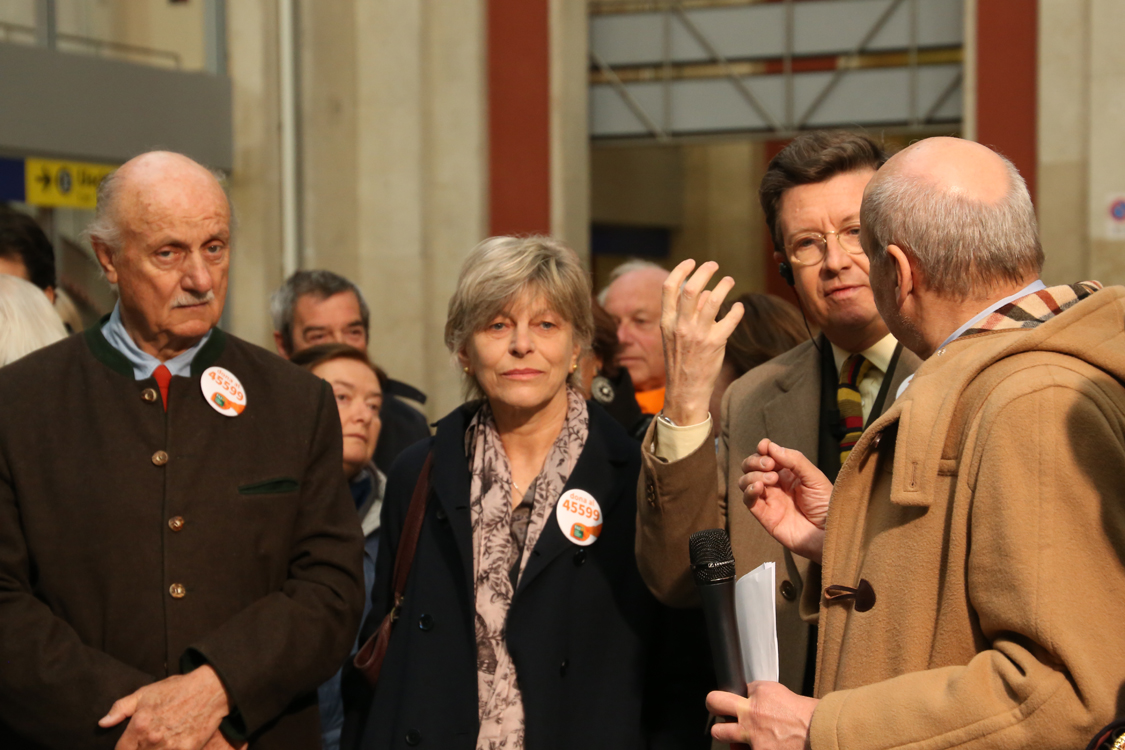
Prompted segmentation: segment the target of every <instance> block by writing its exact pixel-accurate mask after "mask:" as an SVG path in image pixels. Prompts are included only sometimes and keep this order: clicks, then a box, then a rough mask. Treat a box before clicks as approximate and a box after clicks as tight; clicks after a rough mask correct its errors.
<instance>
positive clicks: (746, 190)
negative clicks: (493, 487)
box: [0, 0, 1125, 418]
mask: <svg viewBox="0 0 1125 750" xmlns="http://www.w3.org/2000/svg"><path fill="white" fill-rule="evenodd" d="M212 1H213V0H212ZM605 1H606V0H601V2H603V3H604V2H605ZM987 1H988V0H980V2H987ZM1027 1H1028V2H1031V3H1032V4H1033V6H1034V9H1035V11H1036V12H1037V21H1036V24H1037V34H1038V39H1037V44H1038V52H1037V69H1036V71H1035V75H1036V86H1037V89H1036V93H1037V98H1036V105H1035V106H1036V115H1035V121H1036V122H1035V125H1036V130H1035V132H1036V142H1035V143H1036V145H1035V154H1036V156H1035V158H1036V172H1037V179H1036V194H1035V196H1034V197H1035V200H1036V205H1037V208H1038V211H1039V217H1040V224H1041V234H1042V239H1043V245H1044V249H1045V252H1046V257H1047V261H1046V266H1045V268H1044V279H1045V280H1046V281H1047V282H1048V283H1070V282H1073V281H1077V280H1081V279H1087V278H1097V279H1099V280H1101V281H1103V282H1104V283H1107V284H1111V283H1117V284H1120V283H1125V241H1123V240H1122V239H1118V238H1116V237H1114V236H1113V231H1112V229H1111V222H1110V221H1109V220H1108V214H1107V210H1108V204H1109V201H1110V200H1111V199H1112V198H1113V197H1114V196H1117V195H1125V140H1123V139H1122V138H1121V125H1122V123H1123V122H1125V46H1123V45H1121V44H1120V41H1119V40H1120V39H1121V38H1122V37H1125V4H1123V3H1121V2H1120V1H1119V0H1027ZM492 2H493V3H496V2H497V0H492ZM976 2H977V0H966V8H967V10H966V13H965V15H966V18H967V19H971V18H973V17H975V7H976ZM489 5H490V3H489V0H458V2H456V3H450V2H447V1H445V0H384V1H382V2H379V3H370V2H365V1H364V0H334V2H332V3H308V2H297V3H295V7H296V9H297V14H298V24H297V25H298V27H299V36H298V38H297V44H298V49H299V52H300V55H299V68H298V79H299V88H298V91H299V106H298V112H299V117H298V133H299V169H298V175H299V182H298V185H299V190H298V197H299V210H300V217H301V222H300V252H301V258H300V263H301V265H302V266H304V267H324V268H329V269H331V270H334V271H337V272H339V273H342V274H344V275H346V276H349V277H350V278H353V279H355V280H356V281H357V283H358V284H359V285H360V287H361V289H362V290H363V291H364V293H365V295H366V296H367V299H368V301H369V303H370V305H371V308H372V319H373V327H372V337H371V353H372V355H373V358H374V359H375V360H376V361H378V362H380V363H381V364H382V365H383V366H384V367H385V368H386V369H387V370H388V371H389V372H390V373H391V374H392V376H394V377H397V378H399V379H402V380H405V381H407V382H410V383H412V384H414V385H416V386H417V387H419V388H421V389H422V390H423V391H426V392H427V393H429V394H430V397H431V400H430V403H429V404H428V405H427V411H428V413H429V415H430V416H431V417H434V418H436V417H439V416H441V415H442V414H444V413H446V412H447V411H449V410H450V409H451V408H453V407H454V406H455V405H456V404H457V403H459V401H460V398H461V392H460V387H459V383H458V377H457V375H458V373H457V371H456V370H455V368H454V366H453V365H452V363H451V360H450V356H449V354H448V352H447V351H446V350H445V347H444V345H443V343H442V330H443V327H444V321H445V313H446V305H447V300H448V298H449V295H450V294H451V292H452V290H453V288H454V286H455V283H456V274H457V271H458V269H459V268H460V265H461V261H462V259H463V258H464V256H465V255H466V254H467V253H468V251H469V250H470V249H471V248H472V247H473V246H474V245H475V244H476V243H477V242H478V241H479V240H480V239H482V238H483V237H485V236H487V235H488V234H489V233H490V231H492V230H493V229H494V226H493V224H492V223H491V221H490V217H491V213H490V201H491V196H490V190H491V188H490V181H489V180H490V174H489V169H490V161H489V156H490V144H489V107H490V99H489V88H488V86H489V68H488V61H487V57H488V49H489V42H488V19H489V17H488V13H489ZM576 6H579V4H578V3H574V2H568V1H567V0H550V2H549V20H550V29H549V32H548V35H549V42H550V48H551V50H552V52H551V65H550V75H551V80H550V84H549V92H550V96H549V101H550V107H551V112H550V121H551V133H550V137H551V144H550V164H551V174H550V179H551V190H550V193H551V207H550V212H549V217H550V219H549V221H550V226H545V227H543V231H552V232H554V233H556V234H559V235H562V236H563V237H564V238H566V239H567V240H568V241H570V242H571V244H573V245H575V246H576V249H578V250H579V252H580V253H581V254H582V255H583V256H584V257H588V258H589V261H590V265H591V269H592V271H593V273H594V277H595V286H596V287H600V286H602V285H603V284H604V283H605V280H606V278H607V275H608V272H609V270H610V269H611V268H612V266H613V265H615V264H616V262H617V261H618V260H620V259H619V258H614V257H612V256H593V257H590V256H589V250H588V234H586V232H585V230H586V228H587V227H589V225H590V223H591V222H593V223H607V224H635V225H641V226H662V227H667V228H668V229H669V230H670V232H671V234H670V236H671V245H670V253H669V255H668V257H667V258H666V259H665V260H664V262H666V263H667V264H668V265H669V266H670V265H672V264H674V263H676V262H678V261H679V260H681V259H683V258H685V257H695V258H697V259H707V258H711V259H715V260H717V261H718V262H719V264H720V266H721V268H722V270H723V272H724V273H729V274H730V275H732V276H734V277H735V279H736V281H737V286H736V291H737V292H738V293H742V292H753V291H766V290H770V291H778V290H779V287H778V285H777V280H776V278H775V276H776V269H775V268H774V267H773V265H772V262H771V259H770V254H771V252H772V248H771V247H770V244H769V242H768V239H767V235H766V231H765V227H764V219H763V217H762V215H761V211H760V209H759V208H758V202H757V184H758V182H759V180H760V178H761V174H762V172H763V170H764V168H765V165H766V163H767V161H768V157H769V155H770V154H771V148H774V146H771V145H770V142H769V141H764V140H761V139H752V138H736V137H724V138H716V139H700V140H695V141H691V142H680V143H673V144H670V145H665V144H640V145H638V144H632V145H621V144H605V143H593V144H591V143H590V141H589V139H588V138H587V137H586V136H585V128H586V122H587V117H588V112H587V109H586V106H587V104H586V101H585V96H584V93H583V92H584V91H585V85H586V77H587V75H588V66H587V64H586V47H585V44H586V30H585V22H584V18H585V13H584V10H585V8H580V9H579V10H578V11H576V10H575V8H576ZM208 7H213V6H210V3H209V2H205V1H204V0H189V2H183V3H155V2H154V3H115V2H109V1H108V0H97V1H96V2H84V1H80V0H57V9H58V28H59V30H60V31H64V30H65V31H66V32H67V33H72V34H76V35H80V36H89V37H95V38H102V39H110V40H115V41H121V42H127V43H129V44H135V45H139V46H143V47H150V48H153V49H158V50H170V51H174V52H175V53H176V54H178V55H179V58H180V64H181V66H182V67H183V69H185V70H202V69H204V67H205V66H206V59H207V49H206V43H205V39H204V37H205V34H204V27H205V23H204V21H205V19H204V13H205V12H206V10H207V8H208ZM278 8H279V3H278V2H277V0H236V1H235V2H228V3H226V16H225V21H226V23H225V25H226V40H227V45H226V52H227V55H226V68H227V70H226V72H227V75H229V76H230V79H231V82H232V90H233V133H234V136H233V137H234V144H233V145H234V165H233V168H232V170H231V174H230V180H229V183H230V184H229V187H230V192H231V195H232V199H233V201H234V205H235V208H236V212H237V214H238V221H239V229H238V235H237V237H236V250H235V256H234V264H233V268H232V273H231V287H230V293H229V298H228V313H227V316H228V317H227V324H228V326H229V328H230V329H231V330H232V331H233V332H234V333H235V334H237V335H240V336H242V337H244V338H247V339H249V340H251V341H253V342H255V343H258V344H261V345H263V346H267V347H272V343H271V336H270V334H271V331H272V326H271V325H270V321H269V317H268V305H267V300H268V296H269V294H270V293H271V292H272V291H273V290H274V289H276V288H277V286H278V285H279V284H280V283H281V280H282V278H283V270H284V269H283V263H282V257H281V256H282V250H281V248H282V242H283V238H282V236H281V226H282V213H283V196H282V174H281V163H280V158H279V153H280V149H281V147H282V144H281V142H280V135H279V123H280V97H279V76H280V69H279V41H278V40H279V15H278V12H279V11H278ZM34 21H35V13H34V3H33V2H31V1H30V0H25V1H23V2H21V1H20V0H0V22H5V23H9V24H15V25H25V26H26V25H34ZM966 24H967V29H966V45H967V47H968V46H969V45H970V42H971V41H972V40H973V39H975V37H974V36H973V33H974V31H973V29H972V28H969V27H971V21H969V20H967V21H966ZM6 41H10V42H17V41H20V40H18V39H15V38H14V37H5V35H4V32H3V31H2V30H0V43H4V42H6ZM60 49H63V47H62V45H61V44H60ZM136 61H137V62H143V63H144V64H167V62H166V61H165V62H161V61H154V60H152V59H151V58H150V59H145V60H141V59H139V58H138V59H137V60H136ZM965 64H966V71H967V75H968V74H969V73H971V71H972V69H973V68H972V66H973V65H975V64H976V60H975V56H974V55H973V54H972V52H971V51H970V50H968V49H967V51H966V62H965ZM975 95H976V92H975V90H974V89H973V87H972V85H966V91H965V99H966V101H965V107H964V110H965V121H964V123H963V125H962V129H961V132H962V133H963V134H964V135H965V137H970V138H972V137H975V135H976V130H975V126H976V123H975V119H974V118H975V115H976V106H975V102H974V100H973V97H974V96H975ZM893 137H897V136H893ZM908 140H909V139H908V138H905V139H900V142H901V143H903V144H904V143H905V142H906V141H908ZM153 145H154V146H157V145H159V144H153ZM29 210H30V209H29ZM88 218H89V215H88V213H83V212H76V211H75V212H70V213H68V212H67V211H65V210H63V209H57V210H56V211H55V212H54V216H53V221H54V229H55V231H56V232H59V233H61V234H62V235H63V236H66V237H67V238H68V239H69V240H72V241H75V242H78V244H79V245H80V244H81V243H80V242H79V240H78V232H79V230H80V228H81V227H82V226H83V225H84V224H85V222H86V221H87V220H88ZM56 236H57V235H56ZM79 252H81V251H79ZM72 255H73V251H72V252H71V254H70V255H67V256H65V257H63V256H62V254H60V267H61V268H62V269H63V270H65V269H66V267H67V264H69V263H75V262H77V261H75V260H73V259H72V257H71V256H72ZM87 270H88V269H87ZM87 276H89V274H87ZM95 276H96V275H95ZM83 278H87V277H83ZM95 281H96V278H95ZM95 281H89V280H87V281H84V282H83V283H90V284H93V283H95ZM782 291H784V290H783V289H782ZM91 298H92V299H93V300H94V303H95V304H103V305H104V304H105V302H106V300H107V299H109V298H108V297H106V296H105V295H101V296H99V295H91ZM99 300H100V301H99Z"/></svg>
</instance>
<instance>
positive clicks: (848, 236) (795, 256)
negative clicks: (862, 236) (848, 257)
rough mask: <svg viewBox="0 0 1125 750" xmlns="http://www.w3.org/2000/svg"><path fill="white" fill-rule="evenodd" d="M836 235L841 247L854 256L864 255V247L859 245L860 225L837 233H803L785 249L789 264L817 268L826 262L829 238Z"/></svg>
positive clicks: (845, 228) (848, 227)
mask: <svg viewBox="0 0 1125 750" xmlns="http://www.w3.org/2000/svg"><path fill="white" fill-rule="evenodd" d="M833 234H834V235H836V241H837V242H838V243H840V247H841V248H842V249H843V250H844V251H846V252H848V253H850V254H852V255H860V254H862V253H863V246H862V245H861V244H860V243H859V224H851V225H849V226H846V227H844V228H843V229H839V230H837V231H835V232H824V233H823V234H822V233H821V232H801V233H800V234H798V235H797V236H796V237H794V238H793V239H792V240H790V242H789V245H788V246H787V247H786V248H785V254H786V255H788V256H789V262H790V263H792V264H793V265H795V266H815V265H816V264H817V263H820V262H821V261H822V260H824V254H825V253H826V252H828V236H829V235H833Z"/></svg>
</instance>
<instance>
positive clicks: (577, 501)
mask: <svg viewBox="0 0 1125 750" xmlns="http://www.w3.org/2000/svg"><path fill="white" fill-rule="evenodd" d="M555 517H556V518H558V519H559V528H560V529H562V533H563V536H565V537H566V538H567V539H569V540H570V541H572V542H574V543H575V544H577V545H579V546H581V547H587V546H589V545H591V544H593V543H594V542H596V541H597V539H598V536H599V535H600V534H601V533H602V506H600V505H598V501H597V500H595V499H594V496H593V495H591V494H590V493H589V492H586V491H584V490H567V491H566V492H564V493H563V496H562V497H560V498H559V502H558V505H557V506H555Z"/></svg>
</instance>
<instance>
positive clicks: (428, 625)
mask: <svg viewBox="0 0 1125 750" xmlns="http://www.w3.org/2000/svg"><path fill="white" fill-rule="evenodd" d="M418 629H419V630H424V631H426V632H429V631H431V630H433V629H434V618H433V617H431V616H430V615H422V616H421V617H419V618H418Z"/></svg>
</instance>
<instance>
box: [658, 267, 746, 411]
mask: <svg viewBox="0 0 1125 750" xmlns="http://www.w3.org/2000/svg"><path fill="white" fill-rule="evenodd" d="M693 268H695V261H694V260H685V261H684V262H682V263H680V264H679V265H678V266H676V268H675V269H673V271H672V273H670V274H669V275H668V278H667V279H666V280H665V281H664V291H663V294H662V297H661V312H660V332H661V334H662V335H663V337H664V369H665V374H666V376H667V382H666V385H665V391H664V416H666V417H667V418H668V419H670V420H672V421H673V422H674V423H676V424H678V425H693V424H699V423H700V422H703V421H704V420H706V419H707V412H708V407H709V405H710V401H711V391H712V390H714V388H715V381H717V380H718V379H719V372H720V370H722V367H723V354H724V352H725V351H726V343H727V339H728V338H730V335H731V333H732V332H733V331H734V329H735V327H736V326H737V325H738V323H739V321H740V320H742V314H743V309H742V304H741V303H737V302H736V303H735V304H734V305H733V306H732V307H731V310H730V312H728V313H727V314H726V317H724V318H723V319H722V320H718V321H716V320H715V316H716V315H717V314H718V312H719V307H720V306H721V305H722V304H723V300H725V299H726V296H727V294H729V293H730V290H731V289H732V288H733V287H734V279H732V278H731V277H729V276H725V277H723V278H722V279H721V280H720V281H719V283H718V284H716V285H715V288H714V289H713V290H710V291H708V290H707V284H708V283H709V282H710V281H711V277H712V276H713V275H714V274H715V272H716V271H717V270H719V264H718V263H715V262H714V261H707V262H706V263H704V264H703V265H701V266H700V267H699V270H697V271H696V272H695V273H694V274H691V278H688V274H689V273H691V271H692V269H693ZM684 279H687V282H686V283H685V281H684Z"/></svg>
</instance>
